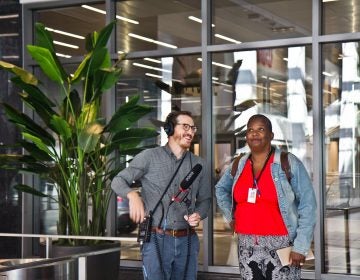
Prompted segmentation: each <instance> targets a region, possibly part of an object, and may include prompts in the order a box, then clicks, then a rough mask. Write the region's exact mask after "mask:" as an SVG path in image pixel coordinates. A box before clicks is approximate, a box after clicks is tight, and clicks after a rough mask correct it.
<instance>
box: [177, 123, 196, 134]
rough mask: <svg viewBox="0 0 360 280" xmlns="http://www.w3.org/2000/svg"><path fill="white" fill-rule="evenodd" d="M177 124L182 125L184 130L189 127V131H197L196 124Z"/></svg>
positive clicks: (187, 129)
mask: <svg viewBox="0 0 360 280" xmlns="http://www.w3.org/2000/svg"><path fill="white" fill-rule="evenodd" d="M177 125H182V126H183V128H184V130H185V131H189V129H190V128H191V131H192V132H194V133H195V132H196V131H197V127H196V125H190V124H187V123H177Z"/></svg>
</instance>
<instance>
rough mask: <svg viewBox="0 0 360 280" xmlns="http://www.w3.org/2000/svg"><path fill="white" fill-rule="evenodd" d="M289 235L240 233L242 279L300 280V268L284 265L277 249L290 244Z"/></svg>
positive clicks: (239, 250) (239, 255)
mask: <svg viewBox="0 0 360 280" xmlns="http://www.w3.org/2000/svg"><path fill="white" fill-rule="evenodd" d="M290 243H291V242H290V240H289V237H288V236H287V235H281V236H274V235H269V236H258V235H247V234H238V258H239V269H240V279H243V280H280V279H281V280H300V278H301V273H300V272H301V271H300V268H298V267H294V266H282V265H281V262H280V259H279V257H278V255H277V254H276V250H277V249H280V248H283V247H287V246H289V245H290Z"/></svg>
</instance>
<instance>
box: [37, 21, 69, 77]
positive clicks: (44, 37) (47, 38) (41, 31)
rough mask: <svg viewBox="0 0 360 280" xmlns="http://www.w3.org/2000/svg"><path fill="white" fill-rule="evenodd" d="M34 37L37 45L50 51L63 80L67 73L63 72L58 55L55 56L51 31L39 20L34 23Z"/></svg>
mask: <svg viewBox="0 0 360 280" xmlns="http://www.w3.org/2000/svg"><path fill="white" fill-rule="evenodd" d="M35 39H36V45H37V46H39V47H43V48H45V49H48V50H49V51H50V52H51V54H52V57H53V59H54V61H55V63H56V66H57V68H58V69H59V71H60V73H61V76H62V79H63V80H64V81H65V80H66V79H67V77H68V74H67V73H66V72H65V70H64V68H63V67H62V65H61V63H60V61H59V59H58V57H57V56H56V51H55V47H54V43H53V38H52V36H51V33H50V32H49V31H48V30H46V29H45V25H44V24H42V23H39V22H37V23H35Z"/></svg>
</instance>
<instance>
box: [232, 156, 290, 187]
mask: <svg viewBox="0 0 360 280" xmlns="http://www.w3.org/2000/svg"><path fill="white" fill-rule="evenodd" d="M288 154H289V153H288V152H283V151H282V152H281V154H280V162H281V169H282V170H284V172H285V174H286V178H287V180H288V181H289V184H290V182H291V168H290V162H289V158H288ZM244 155H245V154H240V155H238V156H237V157H236V158H235V159H234V160H233V164H232V167H231V176H233V177H234V176H235V174H236V170H237V168H238V165H239V161H240V159H241V158H242V157H243V156H244Z"/></svg>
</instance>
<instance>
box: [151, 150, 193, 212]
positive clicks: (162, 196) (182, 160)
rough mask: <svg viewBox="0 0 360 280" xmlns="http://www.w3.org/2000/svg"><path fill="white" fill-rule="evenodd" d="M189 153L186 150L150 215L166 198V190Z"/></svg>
mask: <svg viewBox="0 0 360 280" xmlns="http://www.w3.org/2000/svg"><path fill="white" fill-rule="evenodd" d="M187 154H188V152H187V151H186V152H185V155H184V156H183V158H182V159H181V162H180V164H179V166H178V167H177V168H176V170H175V172H174V174H173V176H172V177H171V179H170V182H169V183H168V185H167V186H166V188H165V190H164V192H163V194H162V195H161V197H160V199H159V200H158V202H157V203H156V205H155V207H154V209H153V210H152V211H150V212H149V215H150V216H152V214H153V213H155V211H156V209H157V208H158V207H159V204H160V203H161V201H162V199H163V198H164V196H165V194H166V192H167V191H168V189H169V188H170V186H171V183H172V181H174V178H175V176H176V174H177V173H178V172H179V169H180V166H181V165H182V163H183V162H184V159H185V157H186V155H187Z"/></svg>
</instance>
